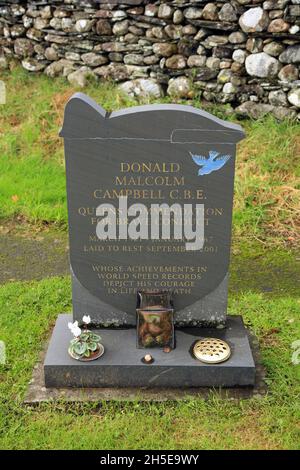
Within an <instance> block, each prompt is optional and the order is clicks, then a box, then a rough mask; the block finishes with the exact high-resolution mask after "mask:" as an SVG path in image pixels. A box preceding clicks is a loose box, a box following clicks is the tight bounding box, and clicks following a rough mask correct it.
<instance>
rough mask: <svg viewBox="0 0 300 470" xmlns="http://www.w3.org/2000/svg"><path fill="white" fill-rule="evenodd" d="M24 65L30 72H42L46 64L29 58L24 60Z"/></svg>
mask: <svg viewBox="0 0 300 470" xmlns="http://www.w3.org/2000/svg"><path fill="white" fill-rule="evenodd" d="M22 67H23V68H24V69H25V70H28V71H29V72H40V71H41V70H44V68H45V67H46V64H43V63H42V62H39V61H38V60H36V59H33V58H27V59H24V60H22Z"/></svg>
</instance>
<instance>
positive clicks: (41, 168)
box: [0, 67, 300, 244]
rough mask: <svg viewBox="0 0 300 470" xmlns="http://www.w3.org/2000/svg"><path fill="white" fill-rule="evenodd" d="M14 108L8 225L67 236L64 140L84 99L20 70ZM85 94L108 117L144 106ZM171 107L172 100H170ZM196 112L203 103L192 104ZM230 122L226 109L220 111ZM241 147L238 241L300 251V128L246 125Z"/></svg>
mask: <svg viewBox="0 0 300 470" xmlns="http://www.w3.org/2000/svg"><path fill="white" fill-rule="evenodd" d="M1 79H2V80H4V81H5V82H6V87H7V104H6V105H5V106H2V107H1V117H0V129H1V131H0V132H1V134H0V138H1V140H0V146H1V159H0V207H1V213H0V217H2V218H5V217H13V216H16V215H19V216H20V215H21V216H23V217H24V218H25V219H26V220H28V221H30V222H33V223H40V222H43V221H44V223H55V224H57V225H58V226H61V227H63V228H64V229H66V226H67V210H66V193H65V173H64V161H63V143H62V140H61V139H59V138H58V131H59V128H60V126H61V125H62V119H63V109H64V105H65V103H66V101H67V99H68V98H69V97H70V96H71V95H72V94H73V93H74V92H75V91H76V90H75V89H73V88H71V87H70V85H69V84H68V83H67V82H66V80H65V79H63V78H58V79H49V78H48V77H45V76H44V75H31V74H29V73H27V72H25V71H24V70H23V69H21V68H19V67H16V68H15V69H14V70H13V71H12V72H6V73H2V76H1ZM84 92H85V93H87V94H88V95H90V96H91V97H92V98H94V99H95V100H96V101H97V102H98V103H100V104H101V105H102V106H103V107H104V108H105V109H107V110H108V111H110V110H112V109H119V108H122V107H128V106H131V105H136V104H137V103H136V102H135V101H134V100H132V99H128V98H126V97H124V96H123V95H122V94H120V92H119V91H118V90H117V88H116V87H115V86H114V85H113V84H111V83H109V82H105V83H102V84H95V83H91V84H90V85H89V86H88V87H87V88H86V89H85V90H84ZM163 101H164V102H167V101H168V99H164V100H163ZM184 103H185V104H191V105H194V106H196V107H201V106H202V103H200V101H198V100H197V98H195V99H194V100H193V101H189V102H184ZM212 112H214V113H215V114H217V115H218V116H219V117H222V118H224V119H230V120H234V119H235V118H234V115H230V117H228V113H227V111H226V108H224V109H223V110H222V109H220V108H214V107H213V108H212ZM243 126H244V128H245V130H246V133H247V138H246V139H245V140H244V141H243V142H241V144H240V145H239V147H238V158H237V170H236V184H235V205H234V208H235V210H234V221H233V222H234V225H233V226H234V233H235V235H236V236H237V237H247V238H253V239H259V240H261V241H262V242H267V243H273V244H286V243H288V244H296V243H297V241H298V240H299V237H300V235H299V233H300V230H299V228H300V209H299V207H300V165H299V149H300V133H299V125H298V124H297V123H292V122H289V121H284V122H280V123H278V122H276V121H275V119H274V118H273V117H271V116H269V117H266V118H265V119H264V120H262V121H246V122H244V123H243Z"/></svg>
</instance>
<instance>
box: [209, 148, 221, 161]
mask: <svg viewBox="0 0 300 470" xmlns="http://www.w3.org/2000/svg"><path fill="white" fill-rule="evenodd" d="M208 155H209V159H210V160H215V158H216V157H217V156H218V155H220V153H219V152H217V151H216V150H210V151H209V152H208Z"/></svg>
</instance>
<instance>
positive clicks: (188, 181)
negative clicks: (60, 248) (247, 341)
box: [60, 93, 244, 326]
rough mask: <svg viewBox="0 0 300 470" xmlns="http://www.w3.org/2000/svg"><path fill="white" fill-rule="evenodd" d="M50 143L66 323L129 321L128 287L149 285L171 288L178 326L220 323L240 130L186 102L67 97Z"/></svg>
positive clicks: (131, 297) (132, 303) (132, 298)
mask: <svg viewBox="0 0 300 470" xmlns="http://www.w3.org/2000/svg"><path fill="white" fill-rule="evenodd" d="M60 136H61V137H63V138H64V142H65V158H66V174H67V194H68V215H69V237H70V264H71V271H72V285H73V312H74V317H75V318H77V319H81V317H82V314H83V313H88V314H90V315H91V317H92V319H93V322H94V323H96V324H99V325H115V326H123V325H134V324H135V307H136V291H137V290H139V289H145V288H147V289H171V290H173V291H174V307H175V310H176V312H177V313H176V322H177V323H178V324H180V325H190V324H193V325H199V326H200V325H218V324H222V323H224V322H225V319H226V304H227V278H228V276H227V274H228V265H229V255H230V239H231V219H232V201H233V182H234V166H235V150H236V144H237V142H239V141H240V140H241V139H242V138H243V137H244V132H243V130H242V128H241V127H240V126H238V125H236V124H231V123H228V122H225V121H222V120H221V119H218V118H216V117H214V116H212V115H210V114H209V113H207V112H205V111H202V110H200V109H197V108H193V107H192V106H184V105H172V104H160V105H145V106H138V107H133V108H128V109H123V110H120V111H116V112H112V113H108V112H106V111H105V110H104V109H103V108H101V107H100V106H99V105H98V104H96V103H95V102H94V101H93V100H91V99H90V98H89V97H87V96H85V95H84V94H82V93H76V94H75V95H73V96H72V98H71V99H70V100H69V102H68V103H67V105H66V109H65V117H64V123H63V128H62V130H61V132H60ZM201 211H202V212H201ZM189 214H190V218H188V215H189ZM200 214H203V215H204V219H203V221H204V244H202V245H201V243H200V236H199V240H198V239H197V233H198V232H197V230H198V227H197V221H198V219H199V218H200ZM114 223H115V225H114ZM104 233H105V234H106V235H105V236H104V235H103V234H104ZM199 233H200V227H199Z"/></svg>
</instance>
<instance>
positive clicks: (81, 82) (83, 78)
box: [68, 66, 95, 88]
mask: <svg viewBox="0 0 300 470" xmlns="http://www.w3.org/2000/svg"><path fill="white" fill-rule="evenodd" d="M94 76H95V74H94V73H93V72H92V70H91V69H90V68H89V67H86V66H84V67H80V68H79V69H78V70H75V72H72V73H70V75H68V81H69V82H70V83H71V85H73V86H75V87H79V88H84V87H85V86H86V85H87V83H88V80H89V79H90V78H91V77H94Z"/></svg>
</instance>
